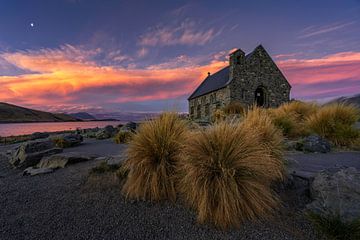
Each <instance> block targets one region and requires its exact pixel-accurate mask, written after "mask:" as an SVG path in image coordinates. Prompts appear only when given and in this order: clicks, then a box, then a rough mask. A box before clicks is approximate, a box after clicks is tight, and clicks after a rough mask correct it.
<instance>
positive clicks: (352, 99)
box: [328, 94, 360, 107]
mask: <svg viewBox="0 0 360 240" xmlns="http://www.w3.org/2000/svg"><path fill="white" fill-rule="evenodd" d="M330 103H351V104H354V105H356V106H358V107H360V94H356V95H354V96H349V97H339V98H336V99H334V100H331V101H330V102H328V104H330Z"/></svg>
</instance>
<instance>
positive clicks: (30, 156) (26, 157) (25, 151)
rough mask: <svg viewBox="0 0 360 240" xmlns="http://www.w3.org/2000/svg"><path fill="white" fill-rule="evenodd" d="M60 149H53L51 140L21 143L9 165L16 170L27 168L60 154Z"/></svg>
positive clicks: (53, 145)
mask: <svg viewBox="0 0 360 240" xmlns="http://www.w3.org/2000/svg"><path fill="white" fill-rule="evenodd" d="M62 151H63V150H62V149H61V148H57V147H55V144H54V143H53V141H51V140H35V141H28V142H25V143H22V144H21V145H20V146H19V147H17V148H16V149H15V150H14V151H13V153H12V156H11V158H10V161H9V162H10V164H12V165H13V166H14V167H16V168H27V167H31V166H34V165H36V164H38V163H39V161H40V160H41V158H43V157H45V156H50V155H53V154H56V153H61V152H62Z"/></svg>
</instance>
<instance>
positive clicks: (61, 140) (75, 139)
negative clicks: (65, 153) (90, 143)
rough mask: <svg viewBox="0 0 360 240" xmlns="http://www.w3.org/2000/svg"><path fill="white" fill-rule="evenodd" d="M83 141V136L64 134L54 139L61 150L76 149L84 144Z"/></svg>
mask: <svg viewBox="0 0 360 240" xmlns="http://www.w3.org/2000/svg"><path fill="white" fill-rule="evenodd" d="M83 140H84V139H83V136H81V135H80V134H75V133H70V134H62V135H57V136H55V137H53V141H54V142H55V144H56V145H57V146H58V147H61V148H67V147H75V146H77V145H79V144H80V143H82V141H83Z"/></svg>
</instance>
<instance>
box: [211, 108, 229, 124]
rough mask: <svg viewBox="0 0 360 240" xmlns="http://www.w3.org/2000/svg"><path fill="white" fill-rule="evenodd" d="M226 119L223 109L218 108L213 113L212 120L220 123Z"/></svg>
mask: <svg viewBox="0 0 360 240" xmlns="http://www.w3.org/2000/svg"><path fill="white" fill-rule="evenodd" d="M225 119H226V114H225V113H224V111H223V110H221V109H216V110H215V111H214V113H213V115H212V122H215V123H219V122H222V121H224V120H225Z"/></svg>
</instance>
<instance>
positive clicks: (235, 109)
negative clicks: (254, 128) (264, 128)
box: [222, 101, 245, 115]
mask: <svg viewBox="0 0 360 240" xmlns="http://www.w3.org/2000/svg"><path fill="white" fill-rule="evenodd" d="M222 110H223V112H224V113H225V115H230V114H240V115H242V114H244V113H245V107H244V106H243V105H242V104H241V103H240V102H237V101H233V102H231V103H229V104H228V105H226V106H225V107H224V108H223V109H222Z"/></svg>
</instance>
